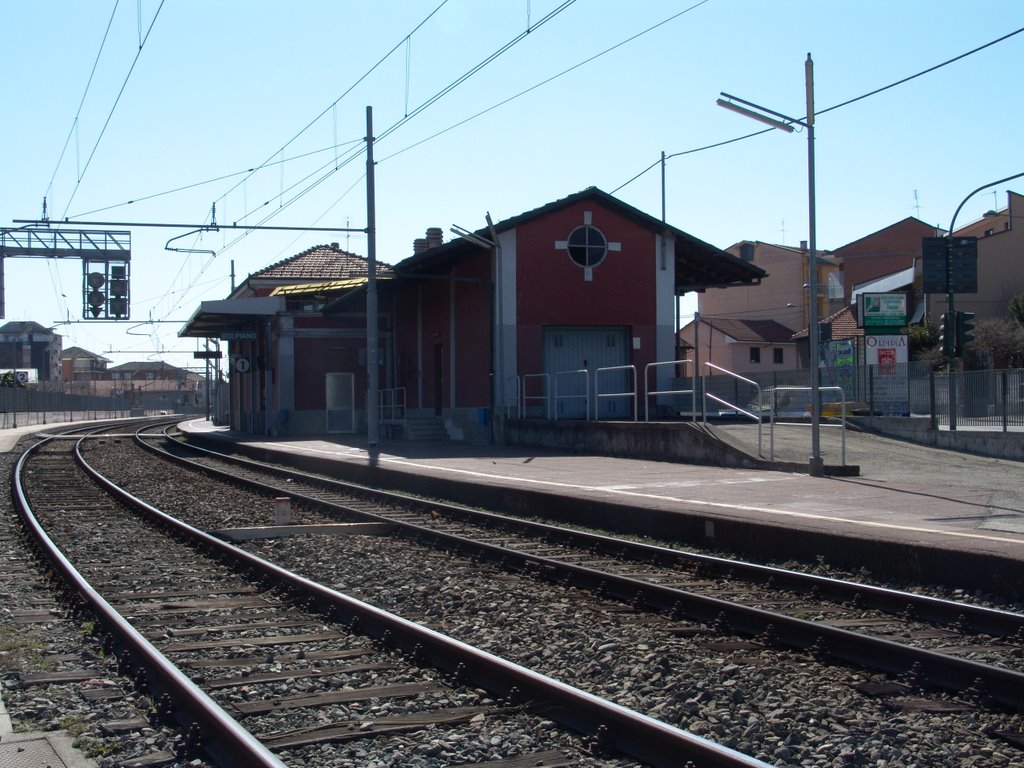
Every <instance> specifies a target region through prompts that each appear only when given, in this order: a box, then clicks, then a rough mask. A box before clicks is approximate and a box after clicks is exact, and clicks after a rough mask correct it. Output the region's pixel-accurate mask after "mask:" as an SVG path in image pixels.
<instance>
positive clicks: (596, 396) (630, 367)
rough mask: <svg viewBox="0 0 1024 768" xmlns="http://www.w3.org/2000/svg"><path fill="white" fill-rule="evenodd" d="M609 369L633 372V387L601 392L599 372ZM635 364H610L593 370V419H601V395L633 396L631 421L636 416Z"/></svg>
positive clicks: (606, 371) (634, 419) (605, 371)
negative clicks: (624, 390) (618, 390)
mask: <svg viewBox="0 0 1024 768" xmlns="http://www.w3.org/2000/svg"><path fill="white" fill-rule="evenodd" d="M611 371H630V372H631V373H632V374H633V389H632V390H629V391H626V392H601V386H600V384H601V374H602V373H608V372H611ZM636 384H637V382H636V366H635V365H612V366H607V367H605V368H598V369H597V370H596V371H594V421H600V420H601V408H600V402H601V398H602V397H631V398H633V421H636V417H637V401H636V389H637V386H636Z"/></svg>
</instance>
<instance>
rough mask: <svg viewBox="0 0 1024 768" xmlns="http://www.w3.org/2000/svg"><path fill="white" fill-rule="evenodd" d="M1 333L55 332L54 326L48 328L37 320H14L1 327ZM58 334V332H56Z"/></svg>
mask: <svg viewBox="0 0 1024 768" xmlns="http://www.w3.org/2000/svg"><path fill="white" fill-rule="evenodd" d="M0 333H4V334H22V333H50V334H53V329H52V328H47V327H45V326H42V325H40V324H39V323H37V322H36V321H35V320H12V321H11V322H9V323H5V324H4V326H3V327H2V328H0ZM54 335H57V334H54Z"/></svg>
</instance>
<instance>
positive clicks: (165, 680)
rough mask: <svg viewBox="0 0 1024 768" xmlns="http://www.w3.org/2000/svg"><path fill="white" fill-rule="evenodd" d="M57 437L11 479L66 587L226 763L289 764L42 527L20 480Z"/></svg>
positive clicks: (21, 463)
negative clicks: (126, 614)
mask: <svg viewBox="0 0 1024 768" xmlns="http://www.w3.org/2000/svg"><path fill="white" fill-rule="evenodd" d="M55 439H57V438H55V437H49V438H44V439H43V440H42V441H40V442H39V443H36V444H35V445H33V446H31V447H30V448H29V449H28V450H26V451H25V452H24V453H22V455H21V457H20V458H19V459H18V462H17V465H16V467H15V471H14V476H13V478H12V488H11V495H12V498H13V500H14V502H15V507H16V508H17V510H18V513H19V515H20V517H21V519H22V522H23V523H24V524H25V526H26V527H27V528H28V530H29V532H30V533H31V535H32V537H33V538H34V539H35V541H36V543H37V544H38V546H39V547H40V549H41V551H42V553H43V555H44V556H45V557H46V559H47V560H49V561H50V563H51V564H52V565H53V567H54V568H55V569H56V571H57V572H58V573H60V575H61V577H62V578H63V580H64V581H65V582H66V583H67V585H68V586H69V587H70V588H71V589H72V590H74V592H75V593H77V594H78V595H79V596H80V597H81V598H82V600H84V601H85V603H86V604H87V605H88V606H89V607H90V608H91V610H92V611H93V612H94V613H95V614H96V616H97V617H98V619H99V621H100V623H101V624H102V625H103V626H104V628H105V629H107V631H109V632H110V633H111V634H112V635H113V636H115V637H116V640H117V642H118V643H120V646H121V647H122V648H123V649H124V650H125V651H127V652H129V653H130V660H131V664H132V665H134V666H135V667H137V668H141V669H145V670H146V674H147V685H148V686H149V687H150V688H151V689H152V690H153V691H154V692H156V693H157V694H164V693H166V694H167V695H168V696H170V698H171V701H172V702H173V704H174V706H175V707H177V709H176V710H175V711H174V712H173V714H174V716H175V719H177V720H178V722H179V723H181V725H183V726H184V727H185V728H189V727H190V726H191V725H192V724H193V723H195V724H197V725H198V726H199V728H200V733H201V737H202V748H203V750H204V751H206V752H207V753H208V754H210V755H211V756H212V757H213V758H214V759H216V760H218V761H219V764H221V765H224V766H239V768H248V767H249V766H253V767H254V768H286V764H285V763H283V762H281V760H280V759H279V758H278V757H276V756H275V755H274V754H273V753H271V752H270V751H269V750H268V749H267V748H266V747H264V746H263V745H262V744H261V743H260V742H259V741H257V740H256V738H255V737H254V736H253V735H252V734H251V733H249V731H247V730H246V729H245V728H243V727H242V726H241V725H240V724H239V723H238V722H237V721H236V720H235V719H234V718H232V717H231V716H230V715H229V714H228V713H227V712H225V711H224V710H223V709H222V708H221V707H220V705H218V704H217V703H216V702H214V701H213V699H211V698H210V697H209V696H207V695H206V694H205V693H203V691H201V690H200V689H199V688H198V687H196V685H195V684H194V683H193V682H192V681H191V680H190V679H189V678H188V677H186V676H185V675H184V674H183V673H182V672H181V671H180V670H178V669H177V667H175V666H174V665H173V664H172V663H171V662H170V661H168V659H167V658H166V657H165V656H164V655H163V654H162V653H160V652H159V651H158V650H157V649H156V648H155V647H153V645H152V644H150V643H149V641H148V640H146V639H145V638H144V637H143V636H142V635H141V634H140V633H139V632H138V631H137V630H136V629H135V628H134V627H132V626H131V624H129V623H128V622H127V621H126V620H125V619H124V618H123V617H122V616H121V615H120V614H119V613H118V612H117V611H116V610H115V609H114V608H113V606H111V605H110V603H108V602H107V601H106V600H104V599H103V597H102V596H101V595H100V594H99V593H98V592H97V591H96V590H95V589H94V588H93V587H92V586H91V585H90V584H89V582H88V581H87V580H86V579H85V578H84V577H83V576H82V574H81V573H79V571H78V570H77V569H76V568H75V567H74V565H73V564H72V563H71V562H70V561H69V560H68V559H67V558H66V557H65V556H64V555H63V553H62V552H61V551H60V550H59V548H58V547H57V545H56V544H55V543H54V541H53V540H52V539H51V538H50V537H49V536H48V535H47V533H46V531H44V530H43V528H42V525H41V524H40V523H39V521H38V520H37V519H36V517H35V515H34V514H33V512H32V508H31V505H30V503H29V501H28V497H27V495H26V492H25V487H24V484H23V482H22V474H23V470H24V468H25V465H26V464H27V462H28V460H29V457H30V456H31V455H32V454H34V453H36V452H38V450H39V449H40V448H41V447H42V446H44V445H46V444H47V443H49V442H51V441H53V440H55ZM80 439H83V440H84V439H88V438H80ZM76 452H77V449H76Z"/></svg>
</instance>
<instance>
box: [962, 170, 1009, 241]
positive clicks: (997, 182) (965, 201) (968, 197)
mask: <svg viewBox="0 0 1024 768" xmlns="http://www.w3.org/2000/svg"><path fill="white" fill-rule="evenodd" d="M1021 176H1024V172H1021V173H1015V174H1014V175H1013V176H1007V177H1006V178H1005V179H999V180H998V181H992V182H989V183H988V184H983V185H982V186H980V187H978V188H977V189H976V190H974V191H973V192H971V194H969V195H968V196H967V197H965V198H964V199H963V202H961V203H960V205H958V206H957V207H956V210H955V211H953V219H952V220H951V221H950V222H949V236H950V237H952V236H953V225H954V224H955V223H956V217H957V216H958V215H959V214H960V209H961V208H963V207H964V205H966V203H967V201H968V200H970V199H971V198H972V197H974V196H975V195H976V194H978V193H979V192H981V191H982V190H983V189H988V188H989V187H994V186H995V185H996V184H1002V183H1003V182H1004V181H1013V180H1014V179H1019V178H1020V177H1021Z"/></svg>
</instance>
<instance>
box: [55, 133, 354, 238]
mask: <svg viewBox="0 0 1024 768" xmlns="http://www.w3.org/2000/svg"><path fill="white" fill-rule="evenodd" d="M362 142H363V139H362V138H358V139H350V140H348V141H344V142H342V143H340V144H337V143H336V144H334V145H332V146H330V147H321V148H320V149H313V150H310V151H309V152H303V153H302V154H300V155H293V156H291V157H286V158H283V159H281V160H277V161H274V162H273V163H268V164H267V165H268V166H269V165H276V164H279V163H290V162H294V161H296V160H304V159H306V158H307V157H312V156H313V155H318V154H320V153H321V152H332V151H334V152H336V151H337V149H338V147H343V146H350V145H354V144H361V143H362ZM336 159H337V157H335V160H336ZM255 170H256V168H246V169H245V170H243V171H234V172H233V173H225V174H223V175H221V176H215V177H214V178H212V179H204V180H203V181H196V182H192V183H191V184H185V185H182V186H180V187H175V188H173V189H168V190H165V191H163V192H154V193H153V194H151V195H144V196H142V197H136V198H133V199H131V200H125V201H123V202H120V203H113V204H111V205H105V206H103V207H102V208H94V209H93V210H91V211H83V212H82V213H76V214H74V215H73V216H69V217H68V220H71V221H74V220H75V219H80V218H82V217H83V216H92V215H93V214H94V213H103V212H104V211H111V210H114V209H115V208H122V207H124V206H126V205H134V204H135V203H142V202H145V201H147V200H155V199H156V198H158V197H165V196H167V195H173V194H176V193H178V192H187V191H188V190H190V189H196V188H197V187H202V186H204V185H206V184H215V183H216V182H218V181H225V180H226V179H232V178H234V177H236V176H242V175H244V174H247V173H249V174H251V173H252V172H253V171H255Z"/></svg>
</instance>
